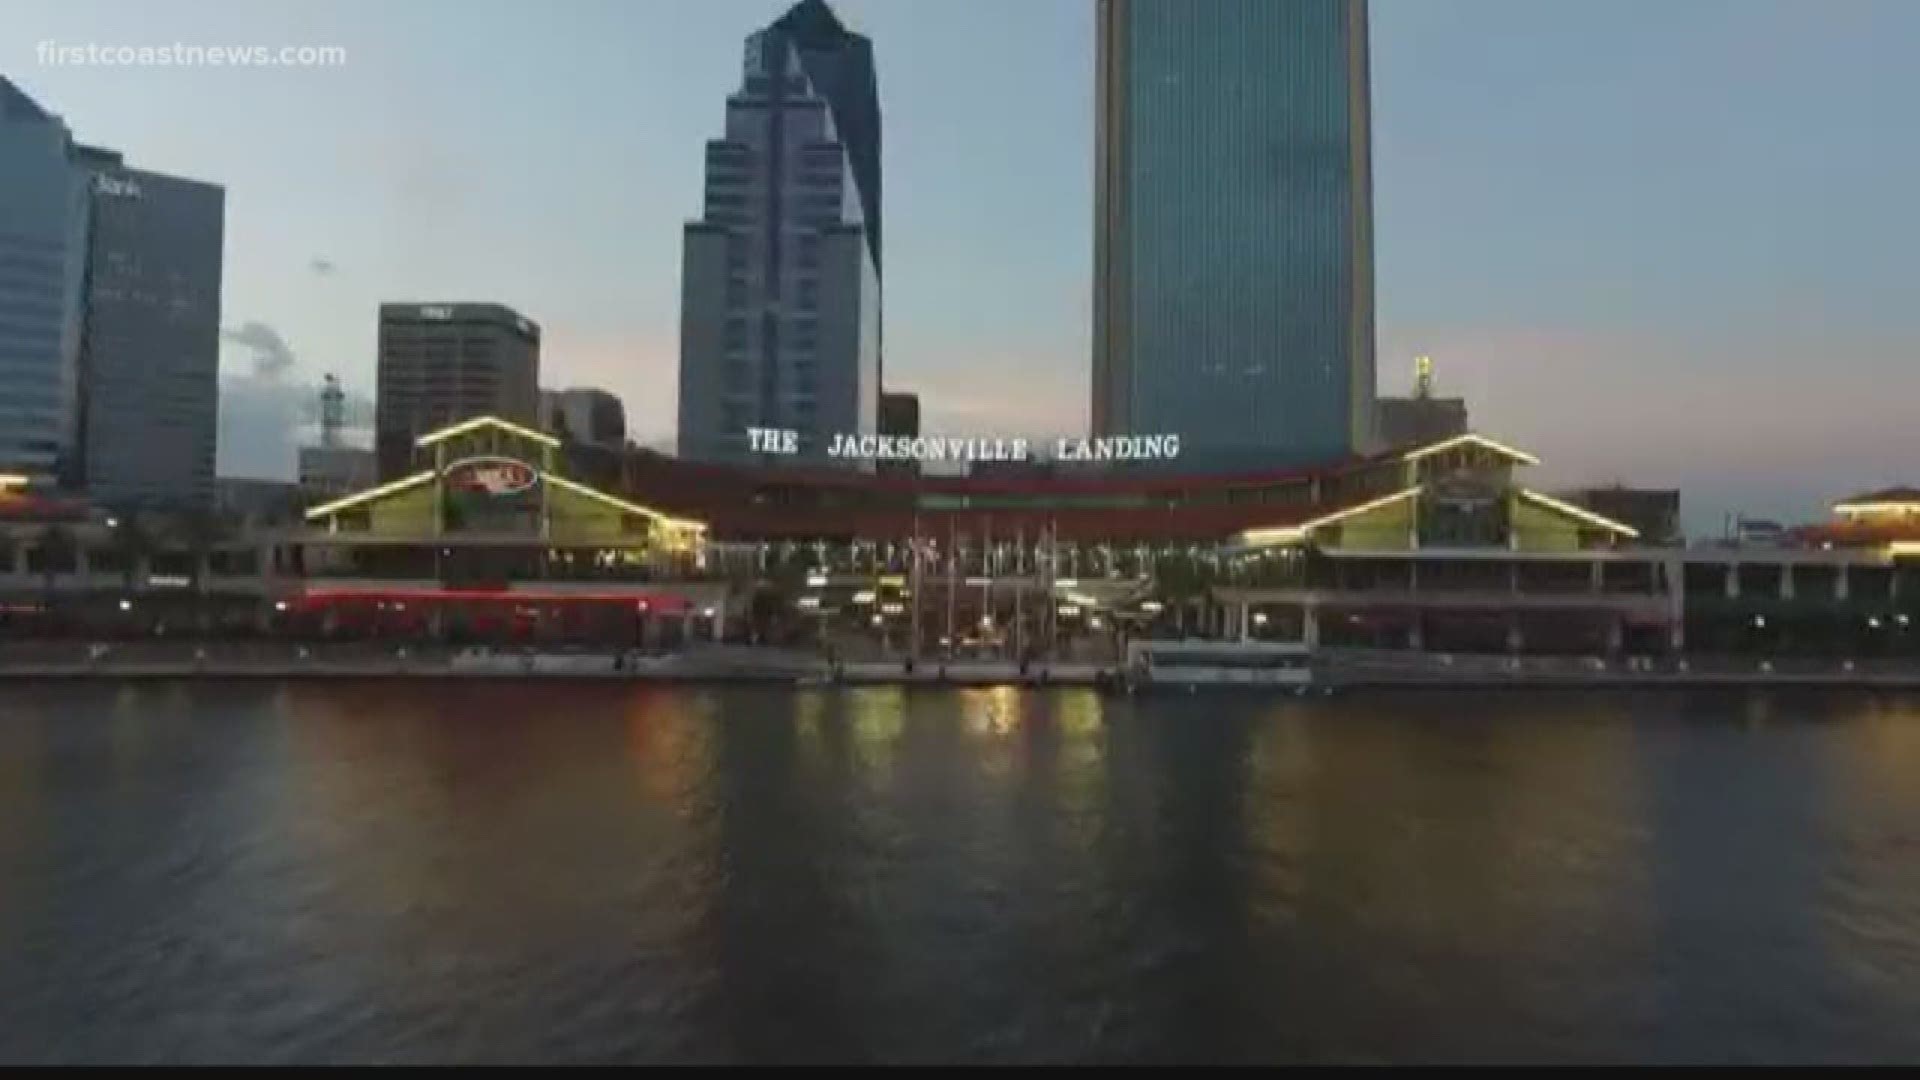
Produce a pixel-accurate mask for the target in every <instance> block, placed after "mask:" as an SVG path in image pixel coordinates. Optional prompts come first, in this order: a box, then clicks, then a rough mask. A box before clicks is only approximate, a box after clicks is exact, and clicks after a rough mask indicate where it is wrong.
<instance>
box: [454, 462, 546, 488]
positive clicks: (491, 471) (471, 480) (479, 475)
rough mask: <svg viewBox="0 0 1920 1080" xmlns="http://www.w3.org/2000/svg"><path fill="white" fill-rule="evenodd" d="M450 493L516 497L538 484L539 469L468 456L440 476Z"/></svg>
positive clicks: (524, 464)
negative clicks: (442, 476)
mask: <svg viewBox="0 0 1920 1080" xmlns="http://www.w3.org/2000/svg"><path fill="white" fill-rule="evenodd" d="M443 479H444V482H445V483H446V485H447V487H448V488H449V489H451V490H453V491H460V492H473V493H476V494H481V495H492V496H502V495H518V494H519V493H521V492H523V491H526V490H528V489H529V488H531V487H533V485H535V484H537V483H539V482H540V473H539V470H537V469H535V468H534V467H533V466H531V465H529V464H527V463H526V462H524V461H516V460H514V459H513V458H506V457H471V458H464V459H462V460H460V461H456V462H454V463H453V464H451V465H449V466H447V471H446V474H445V476H444V478H443Z"/></svg>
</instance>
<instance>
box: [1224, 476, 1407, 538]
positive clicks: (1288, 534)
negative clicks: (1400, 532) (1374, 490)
mask: <svg viewBox="0 0 1920 1080" xmlns="http://www.w3.org/2000/svg"><path fill="white" fill-rule="evenodd" d="M1418 494H1420V489H1419V488H1418V487H1410V488H1407V489H1405V490H1403V491H1396V492H1394V493H1393V494H1391V495H1383V496H1381V497H1380V498H1378V499H1373V500H1370V501H1368V502H1363V503H1361V504H1360V505H1358V506H1349V507H1347V508H1346V509H1344V510H1335V511H1334V512H1333V513H1331V514H1323V515H1321V516H1320V517H1317V518H1313V519H1312V520H1310V521H1304V522H1301V523H1300V524H1298V525H1282V526H1279V527H1276V528H1271V529H1248V530H1247V531H1245V532H1243V533H1241V534H1240V542H1241V543H1243V544H1298V543H1302V542H1304V541H1305V540H1306V538H1307V534H1308V533H1310V532H1312V531H1313V530H1315V529H1320V528H1325V527H1326V526H1328V525H1332V524H1334V523H1335V522H1338V521H1344V520H1346V519H1347V518H1350V517H1353V516H1355V515H1356V514H1365V513H1370V512H1372V511H1374V510H1378V509H1380V508H1381V507H1383V506H1391V505H1393V504H1394V503H1397V502H1399V501H1400V500H1402V499H1407V498H1411V497H1413V496H1415V495H1418Z"/></svg>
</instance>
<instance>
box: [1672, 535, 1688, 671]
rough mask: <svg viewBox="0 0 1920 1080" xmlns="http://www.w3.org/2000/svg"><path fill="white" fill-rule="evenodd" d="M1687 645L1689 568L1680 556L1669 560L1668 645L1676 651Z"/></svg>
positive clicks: (1683, 648)
mask: <svg viewBox="0 0 1920 1080" xmlns="http://www.w3.org/2000/svg"><path fill="white" fill-rule="evenodd" d="M1686 645H1687V568H1686V564H1685V563H1684V562H1682V561H1681V560H1680V559H1678V558H1674V559H1669V560H1668V561H1667V647H1668V648H1670V649H1672V650H1673V651H1674V652H1675V653H1680V652H1684V651H1685V650H1686Z"/></svg>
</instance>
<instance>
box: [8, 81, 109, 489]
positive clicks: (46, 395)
mask: <svg viewBox="0 0 1920 1080" xmlns="http://www.w3.org/2000/svg"><path fill="white" fill-rule="evenodd" d="M74 152H75V151H74V143H73V138H72V136H71V134H70V133H69V132H68V130H67V126H66V125H65V124H63V123H62V122H61V121H60V119H59V118H58V117H56V116H54V115H53V114H52V113H49V112H47V111H46V110H45V109H43V108H41V107H40V106H39V105H38V104H37V103H36V102H34V100H33V99H32V98H29V97H28V96H27V95H26V93H25V92H24V91H22V90H21V89H20V88H19V87H17V86H15V85H14V84H13V83H11V82H9V81H7V80H6V79H5V78H0V473H7V474H14V473H18V474H23V475H26V476H28V477H31V478H33V479H34V480H36V481H37V482H40V483H48V484H51V483H54V482H56V481H68V480H71V479H73V473H74V471H75V470H76V468H77V462H76V460H75V459H76V454H77V447H76V441H77V439H78V430H79V395H80V368H79V352H80V328H81V318H80V316H81V311H82V305H83V302H84V298H83V296H82V292H83V290H84V288H85V275H86V265H87V214H88V190H89V189H88V184H87V176H86V174H85V173H84V172H83V171H82V170H80V169H77V168H76V167H75V166H74Z"/></svg>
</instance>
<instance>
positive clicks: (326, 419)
mask: <svg viewBox="0 0 1920 1080" xmlns="http://www.w3.org/2000/svg"><path fill="white" fill-rule="evenodd" d="M346 425H347V393H346V391H344V390H342V389H340V380H339V378H338V377H336V376H333V375H328V376H327V381H326V385H325V386H324V387H322V388H321V390H320V445H321V446H324V447H326V448H327V449H329V450H332V449H336V448H338V447H339V445H340V429H341V428H343V427H346Z"/></svg>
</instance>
